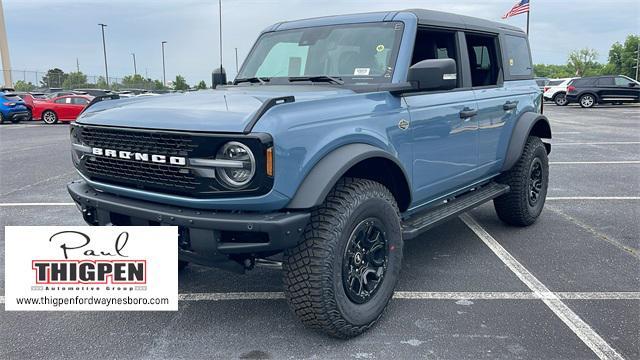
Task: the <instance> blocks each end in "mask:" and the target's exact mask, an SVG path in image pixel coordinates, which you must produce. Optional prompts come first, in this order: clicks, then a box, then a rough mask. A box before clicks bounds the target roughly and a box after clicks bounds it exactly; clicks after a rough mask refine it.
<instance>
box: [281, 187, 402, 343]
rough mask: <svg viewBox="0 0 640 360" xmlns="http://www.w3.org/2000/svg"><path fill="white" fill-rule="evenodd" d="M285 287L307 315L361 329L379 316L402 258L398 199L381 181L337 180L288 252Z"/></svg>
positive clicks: (315, 323)
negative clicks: (302, 235)
mask: <svg viewBox="0 0 640 360" xmlns="http://www.w3.org/2000/svg"><path fill="white" fill-rule="evenodd" d="M283 260H284V261H283V270H284V283H285V294H286V297H287V300H288V303H289V306H290V307H291V309H292V310H293V311H294V312H295V313H296V315H297V316H298V318H300V320H302V322H303V323H304V324H305V325H307V326H309V327H311V328H315V329H320V330H322V331H324V332H326V333H328V334H330V335H332V336H335V337H340V338H349V337H353V336H357V335H359V334H361V333H363V332H364V331H366V330H367V329H369V328H370V327H371V326H373V325H374V324H375V322H376V321H377V320H378V319H379V318H380V317H381V316H382V313H383V311H384V309H385V308H386V306H387V303H388V302H389V300H390V299H391V296H392V295H393V290H394V288H395V285H396V283H397V280H398V274H399V272H400V267H401V262H402V232H401V228H400V217H399V212H398V206H397V205H396V202H395V199H394V198H393V195H391V193H390V192H389V190H388V189H387V188H385V187H384V186H383V185H382V184H380V183H377V182H374V181H371V180H365V179H354V178H346V179H342V180H340V181H339V182H338V183H337V184H336V186H335V187H334V188H333V189H332V190H331V192H330V193H329V194H328V195H327V198H326V200H325V202H324V203H323V204H322V205H321V206H319V207H318V208H316V209H315V210H314V211H313V212H312V214H311V221H310V223H309V224H308V226H307V228H306V231H305V233H304V239H303V240H302V241H301V242H300V244H298V246H296V247H294V248H292V249H289V250H287V251H286V252H285V254H284V259H283Z"/></svg>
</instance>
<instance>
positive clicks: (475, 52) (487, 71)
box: [466, 34, 500, 87]
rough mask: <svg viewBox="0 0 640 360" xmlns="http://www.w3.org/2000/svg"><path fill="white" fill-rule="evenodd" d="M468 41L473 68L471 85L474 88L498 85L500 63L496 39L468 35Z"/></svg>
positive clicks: (470, 62) (468, 50) (486, 36)
mask: <svg viewBox="0 0 640 360" xmlns="http://www.w3.org/2000/svg"><path fill="white" fill-rule="evenodd" d="M466 39H467V52H468V54H469V64H470V66H471V84H472V85H473V86H474V87H476V86H491V85H497V84H498V77H499V74H500V64H499V63H498V52H497V47H496V37H495V36H488V35H477V34H466Z"/></svg>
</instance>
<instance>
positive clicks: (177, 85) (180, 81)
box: [173, 75, 189, 90]
mask: <svg viewBox="0 0 640 360" xmlns="http://www.w3.org/2000/svg"><path fill="white" fill-rule="evenodd" d="M173 88H174V89H175V90H189V85H188V84H187V82H186V80H185V79H184V77H183V76H181V75H176V79H175V80H174V81H173Z"/></svg>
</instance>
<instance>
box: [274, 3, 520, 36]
mask: <svg viewBox="0 0 640 360" xmlns="http://www.w3.org/2000/svg"><path fill="white" fill-rule="evenodd" d="M401 14H404V15H405V17H404V18H405V19H406V15H408V14H411V15H413V16H415V17H416V18H417V21H418V24H419V25H431V26H438V27H447V28H453V29H463V30H467V29H468V30H476V31H488V32H498V33H510V34H515V35H524V31H522V29H520V28H517V27H515V26H511V25H507V24H504V23H500V22H495V21H489V20H485V19H480V18H475V17H471V16H465V15H458V14H453V13H447V12H442V11H435V10H425V9H407V10H396V11H385V12H369V13H358V14H344V15H334V16H323V17H316V18H309V19H300V20H293V21H284V22H280V23H277V24H274V25H272V26H270V27H268V28H267V29H265V30H264V31H265V32H268V31H277V30H289V29H298V28H304V27H314V26H325V25H338V24H353V23H364V22H379V21H393V20H398V19H399V18H401V17H402V15H401Z"/></svg>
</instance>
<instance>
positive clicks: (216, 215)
mask: <svg viewBox="0 0 640 360" xmlns="http://www.w3.org/2000/svg"><path fill="white" fill-rule="evenodd" d="M67 189H68V191H69V194H71V197H72V198H73V200H74V201H75V202H76V204H78V207H79V208H80V209H81V211H82V213H83V216H84V218H85V221H87V223H89V224H90V225H131V226H158V225H173V226H178V227H179V229H180V231H179V233H180V239H179V240H178V241H179V245H180V250H179V254H178V256H179V258H180V259H181V260H185V261H190V262H195V263H199V264H204V265H212V266H215V264H213V263H215V262H218V261H220V260H223V259H228V258H229V256H240V257H251V256H256V255H257V256H260V255H261V254H262V255H270V254H274V253H278V252H281V251H282V250H284V249H287V248H290V247H293V246H295V245H296V244H297V243H298V241H299V240H300V238H301V236H302V233H303V231H304V228H305V226H306V225H307V222H308V221H309V218H310V213H308V212H269V213H255V212H251V213H247V212H229V211H224V212H223V211H212V210H200V209H189V208H183V207H177V206H171V205H163V204H157V203H152V202H148V201H143V200H137V199H130V198H125V197H121V196H117V195H113V194H109V193H104V192H98V191H96V190H95V189H93V188H92V187H90V186H89V185H88V184H87V183H86V182H85V181H83V180H77V181H74V182H71V183H69V184H68V185H67Z"/></svg>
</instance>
